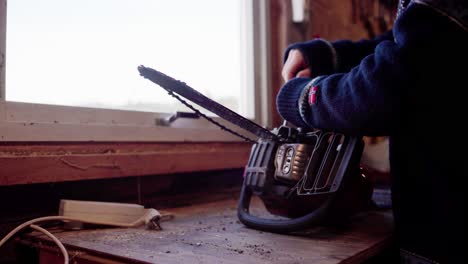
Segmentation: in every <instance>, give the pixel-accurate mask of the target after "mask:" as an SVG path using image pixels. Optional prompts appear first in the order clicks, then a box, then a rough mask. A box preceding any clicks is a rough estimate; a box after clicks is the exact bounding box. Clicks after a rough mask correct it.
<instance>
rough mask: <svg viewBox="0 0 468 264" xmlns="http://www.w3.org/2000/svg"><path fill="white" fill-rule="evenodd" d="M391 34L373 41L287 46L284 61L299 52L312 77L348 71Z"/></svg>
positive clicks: (320, 40) (390, 34)
mask: <svg viewBox="0 0 468 264" xmlns="http://www.w3.org/2000/svg"><path fill="white" fill-rule="evenodd" d="M392 39H393V33H392V31H388V32H386V33H384V34H382V35H380V36H378V37H376V38H374V39H370V40H367V39H363V40H360V41H351V40H340V41H336V42H328V41H326V40H324V39H314V40H310V41H306V42H299V43H294V44H291V45H289V46H288V47H287V48H286V50H285V52H284V61H286V59H287V58H288V54H289V51H290V50H292V49H297V50H299V51H300V52H301V53H302V55H303V56H304V59H305V60H306V64H307V65H309V68H310V70H311V73H312V76H311V77H316V76H319V75H325V74H331V73H335V72H345V71H349V70H350V69H351V68H352V67H354V66H356V65H358V64H359V62H360V61H361V60H362V59H363V58H364V57H365V56H367V55H369V54H371V53H373V52H374V49H375V47H376V46H377V45H378V44H379V43H380V42H382V41H384V40H392Z"/></svg>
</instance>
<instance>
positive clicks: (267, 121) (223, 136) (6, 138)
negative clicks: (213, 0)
mask: <svg viewBox="0 0 468 264" xmlns="http://www.w3.org/2000/svg"><path fill="white" fill-rule="evenodd" d="M243 8H245V10H246V12H247V13H248V14H250V15H249V16H247V17H245V18H244V19H242V20H243V21H245V24H244V25H243V27H242V28H243V29H244V30H245V33H247V34H249V35H250V37H247V38H246V39H245V40H244V41H246V42H247V49H246V50H243V53H244V54H243V55H244V57H245V58H249V59H250V60H251V61H250V63H248V67H245V71H246V72H245V73H244V76H245V77H246V78H245V79H244V80H243V83H244V84H245V85H244V86H243V89H245V90H244V91H243V93H244V94H246V95H247V98H248V99H247V100H242V101H249V102H248V103H247V104H246V105H244V106H243V107H244V108H250V109H248V111H249V112H253V113H254V116H255V118H254V119H253V121H255V122H257V123H259V124H260V125H262V126H265V127H271V108H272V107H271V105H272V104H271V92H272V91H271V89H269V86H270V81H269V80H270V67H269V66H268V65H269V56H268V54H269V29H268V10H269V3H268V1H265V0H261V1H249V0H245V1H243ZM6 13H7V0H0V17H1V19H0V131H1V135H0V142H44V141H47V142H77V141H79V142H83V141H85V142H89V141H91V142H128V141H131V142H211V141H215V142H241V141H243V140H242V139H240V138H238V137H236V136H233V135H231V134H228V133H227V132H225V131H222V130H221V129H219V128H218V127H216V126H214V125H211V124H209V123H207V122H206V121H205V120H201V119H200V120H180V121H176V122H174V123H173V124H171V125H170V126H161V125H158V124H157V123H158V122H157V120H158V119H162V118H167V117H168V116H169V115H171V114H172V113H150V112H140V111H127V110H111V109H100V108H99V109H98V108H85V107H74V106H55V105H46V104H35V103H21V102H12V101H6V97H5V94H6V92H5V91H6V89H8V87H5V73H6V71H7V63H8V62H7V55H6V31H7V21H6V20H7V19H6V15H7V14H6ZM244 35H245V34H244ZM245 36H246V35H245ZM247 87H252V89H249V88H247ZM171 99H172V98H169V97H168V100H171ZM174 100H175V99H174ZM187 111H190V110H189V109H187ZM215 119H216V121H218V122H220V123H222V124H224V125H226V126H228V127H229V128H231V129H233V130H235V131H236V132H238V133H241V134H244V135H247V136H250V137H253V138H255V136H253V135H251V134H249V133H248V132H246V131H244V130H243V129H241V128H238V127H236V126H233V125H231V124H229V123H228V122H225V121H224V120H221V119H220V118H218V117H215Z"/></svg>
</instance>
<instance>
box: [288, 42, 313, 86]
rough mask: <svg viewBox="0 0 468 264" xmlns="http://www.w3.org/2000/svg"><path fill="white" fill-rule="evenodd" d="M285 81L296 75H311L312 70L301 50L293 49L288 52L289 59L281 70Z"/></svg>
mask: <svg viewBox="0 0 468 264" xmlns="http://www.w3.org/2000/svg"><path fill="white" fill-rule="evenodd" d="M281 75H282V76H283V79H284V81H285V82H287V81H289V80H291V79H292V78H294V77H310V76H311V72H310V69H309V65H307V63H306V61H305V59H304V57H303V56H302V53H301V52H300V51H299V50H296V49H293V50H290V51H289V53H288V59H287V60H286V62H285V63H284V65H283V70H282V72H281Z"/></svg>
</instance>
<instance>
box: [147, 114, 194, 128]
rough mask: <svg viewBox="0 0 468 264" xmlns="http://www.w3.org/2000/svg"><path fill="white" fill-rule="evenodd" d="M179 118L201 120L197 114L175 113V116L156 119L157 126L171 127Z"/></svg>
mask: <svg viewBox="0 0 468 264" xmlns="http://www.w3.org/2000/svg"><path fill="white" fill-rule="evenodd" d="M179 118H192V119H198V118H200V116H199V115H198V114H197V113H191V112H175V113H174V114H172V115H171V116H169V117H166V118H156V125H157V126H170V125H171V124H172V122H174V121H176V120H177V119H179Z"/></svg>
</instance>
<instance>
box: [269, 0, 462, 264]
mask: <svg viewBox="0 0 468 264" xmlns="http://www.w3.org/2000/svg"><path fill="white" fill-rule="evenodd" d="M416 2H418V1H416ZM465 7H466V5H465ZM459 11H460V14H463V12H465V13H467V9H462V10H459ZM457 12H458V11H457ZM292 48H295V49H299V50H300V51H301V52H302V54H303V55H304V56H305V57H306V60H307V61H308V62H310V64H309V65H310V67H311V72H312V73H313V74H314V76H312V77H313V78H294V79H292V80H290V81H288V82H287V83H286V84H285V85H284V86H283V87H282V88H281V90H280V92H279V94H278V96H277V108H278V111H279V113H280V115H281V116H282V117H283V118H284V119H285V120H288V121H290V122H291V123H293V124H295V125H297V126H301V127H314V128H318V129H323V130H331V131H337V132H342V133H347V134H350V135H360V136H389V139H390V165H391V174H392V199H393V210H394V219H395V227H396V237H397V241H398V243H399V246H400V247H401V248H402V249H403V250H405V251H408V252H412V253H414V254H417V255H420V256H423V257H425V258H428V259H430V260H433V261H436V262H439V263H468V246H467V245H468V243H466V241H464V242H457V240H456V239H461V240H465V239H466V238H467V237H468V232H467V226H468V217H467V215H468V212H467V203H468V189H467V187H468V185H466V184H464V183H465V182H466V178H468V166H467V165H465V162H466V161H467V159H466V157H467V156H468V155H467V154H465V152H464V151H465V150H468V148H467V147H468V144H467V138H466V137H467V134H465V131H466V130H465V128H464V127H465V126H464V125H465V124H464V123H465V122H467V121H468V102H467V101H466V98H465V91H464V90H465V89H467V88H468V67H467V65H468V32H467V31H466V28H465V27H464V26H463V25H462V24H460V23H456V21H455V20H454V19H451V18H449V17H448V16H447V14H445V13H444V12H439V11H438V10H436V9H434V8H432V7H431V6H428V5H425V4H421V3H412V4H410V5H409V6H408V7H407V8H406V10H405V11H404V12H403V13H402V14H401V15H399V16H398V19H397V20H396V21H395V23H394V27H393V29H392V32H388V33H386V34H384V35H382V36H380V37H379V38H377V39H374V40H362V41H358V42H351V41H338V42H334V43H327V42H326V41H324V40H319V39H316V40H312V41H309V42H305V43H296V44H294V45H291V46H290V47H289V48H288V50H289V49H292ZM314 77H316V78H314ZM312 79H313V80H312Z"/></svg>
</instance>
